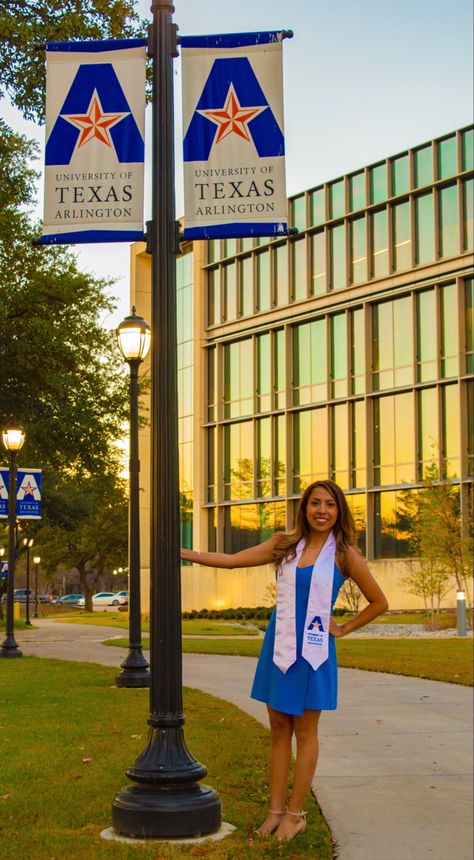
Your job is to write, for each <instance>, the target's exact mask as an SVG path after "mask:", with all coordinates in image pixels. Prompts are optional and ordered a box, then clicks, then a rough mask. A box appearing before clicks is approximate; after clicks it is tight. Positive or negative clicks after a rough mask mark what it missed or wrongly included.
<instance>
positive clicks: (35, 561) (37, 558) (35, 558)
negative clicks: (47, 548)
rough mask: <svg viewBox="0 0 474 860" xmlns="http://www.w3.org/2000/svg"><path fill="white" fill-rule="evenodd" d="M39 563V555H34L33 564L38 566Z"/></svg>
mask: <svg viewBox="0 0 474 860" xmlns="http://www.w3.org/2000/svg"><path fill="white" fill-rule="evenodd" d="M40 561H41V558H40V556H39V555H34V556H33V564H39V563H40Z"/></svg>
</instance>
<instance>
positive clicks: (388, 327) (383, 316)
mask: <svg viewBox="0 0 474 860" xmlns="http://www.w3.org/2000/svg"><path fill="white" fill-rule="evenodd" d="M372 320H373V366H374V373H373V386H374V389H376V390H377V389H382V388H392V387H397V386H399V385H409V384H411V383H412V382H413V366H412V362H413V333H412V316H411V298H410V297H409V296H406V297H404V298H401V299H396V300H395V301H393V302H381V303H380V304H379V305H375V306H374V308H373V315H372Z"/></svg>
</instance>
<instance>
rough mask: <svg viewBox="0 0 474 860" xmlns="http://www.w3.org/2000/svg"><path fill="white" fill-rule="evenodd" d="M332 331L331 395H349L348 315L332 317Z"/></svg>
mask: <svg viewBox="0 0 474 860" xmlns="http://www.w3.org/2000/svg"><path fill="white" fill-rule="evenodd" d="M330 331H331V397H335V398H337V397H347V326H346V315H345V313H342V314H335V315H334V316H332V317H330Z"/></svg>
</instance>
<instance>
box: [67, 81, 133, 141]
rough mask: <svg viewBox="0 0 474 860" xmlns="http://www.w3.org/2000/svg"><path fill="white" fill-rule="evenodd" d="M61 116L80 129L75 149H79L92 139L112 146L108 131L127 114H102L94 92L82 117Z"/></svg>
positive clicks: (98, 100)
mask: <svg viewBox="0 0 474 860" xmlns="http://www.w3.org/2000/svg"><path fill="white" fill-rule="evenodd" d="M61 116H62V118H63V119H65V120H67V122H70V123H71V124H72V125H75V126H76V127H77V128H80V129H81V134H80V136H79V139H78V142H77V149H80V147H81V146H84V144H86V143H89V141H90V140H94V139H95V140H98V141H100V143H104V144H105V145H106V146H112V140H111V138H110V131H109V129H111V128H112V126H114V125H116V124H117V123H118V122H120V120H122V119H123V118H124V117H126V116H128V113H127V112H126V113H104V111H103V110H102V105H101V103H100V99H99V96H98V95H97V92H96V91H95V90H94V93H93V96H92V98H91V101H90V104H89V109H88V111H87V113H86V114H83V115H82V116H81V115H72V114H61Z"/></svg>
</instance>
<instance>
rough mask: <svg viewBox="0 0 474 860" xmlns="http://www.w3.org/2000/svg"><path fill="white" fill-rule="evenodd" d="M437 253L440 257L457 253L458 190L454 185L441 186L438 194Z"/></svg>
mask: <svg viewBox="0 0 474 860" xmlns="http://www.w3.org/2000/svg"><path fill="white" fill-rule="evenodd" d="M438 210H439V253H440V256H441V257H453V256H454V255H455V254H459V238H458V190H457V187H456V185H448V186H447V188H441V189H440V191H439V195H438Z"/></svg>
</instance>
